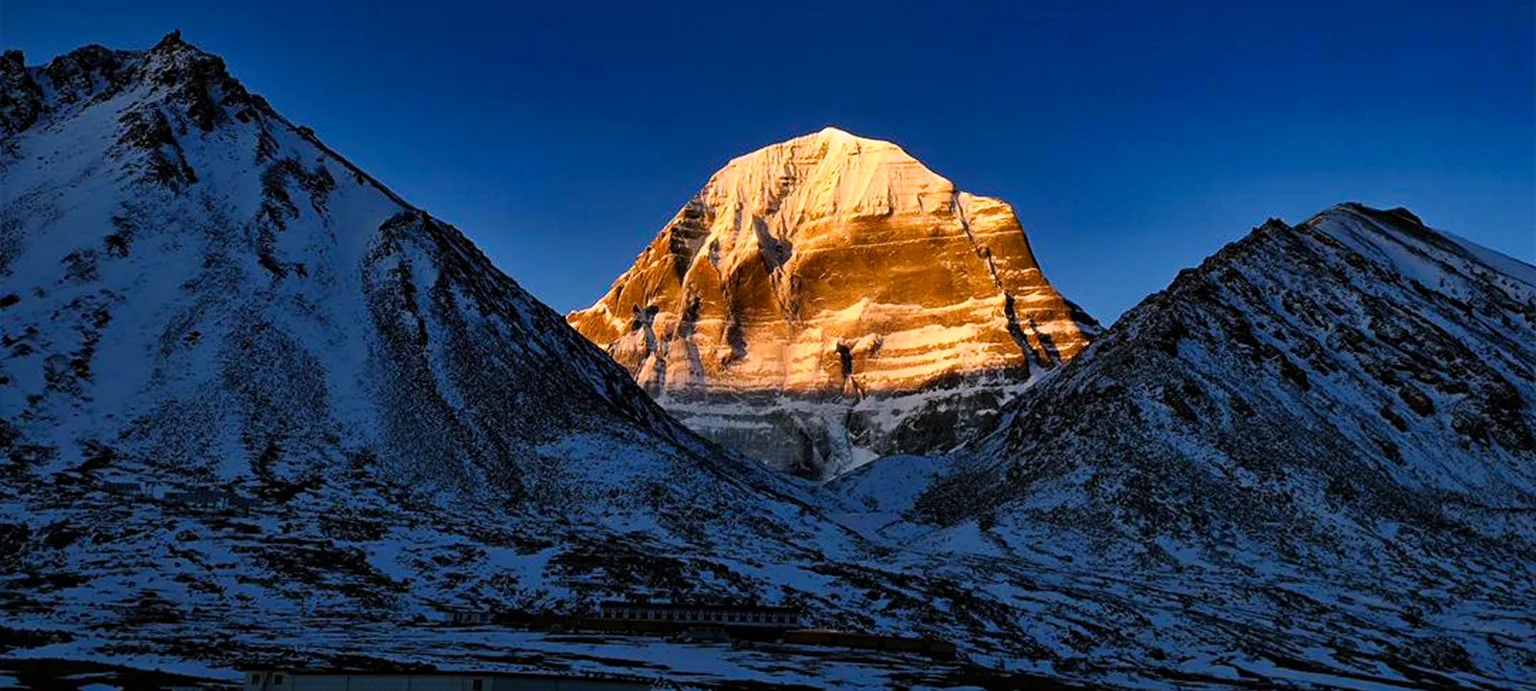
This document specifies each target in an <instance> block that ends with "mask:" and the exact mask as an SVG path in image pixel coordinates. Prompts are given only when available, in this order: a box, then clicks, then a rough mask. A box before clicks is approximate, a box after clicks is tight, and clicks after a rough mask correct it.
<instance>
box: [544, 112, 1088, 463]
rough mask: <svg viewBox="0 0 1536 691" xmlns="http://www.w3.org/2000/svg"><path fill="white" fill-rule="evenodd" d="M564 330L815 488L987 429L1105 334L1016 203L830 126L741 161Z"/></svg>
mask: <svg viewBox="0 0 1536 691" xmlns="http://www.w3.org/2000/svg"><path fill="white" fill-rule="evenodd" d="M567 319H568V321H569V322H570V323H571V325H572V326H574V327H576V329H577V330H578V331H580V332H581V333H582V334H583V335H585V336H587V337H588V338H590V339H592V341H593V342H595V343H597V344H599V345H601V346H603V347H605V348H606V349H607V350H608V352H609V354H611V355H612V356H613V357H614V359H615V360H617V361H618V362H619V363H620V364H622V365H624V367H625V368H626V369H628V370H629V371H630V372H631V373H633V374H634V376H635V379H636V380H637V381H638V382H639V383H640V384H641V386H643V387H645V389H646V390H647V391H649V392H651V393H652V395H654V396H655V397H656V398H657V400H658V401H660V402H661V404H662V405H663V407H665V408H667V409H668V410H669V411H670V412H672V413H673V414H674V415H676V416H678V417H679V418H680V419H681V420H682V421H683V422H684V423H685V424H687V425H688V426H690V427H692V428H693V429H694V430H696V431H699V432H701V433H703V434H705V435H706V436H709V437H711V438H713V439H715V440H717V441H721V442H723V443H726V444H728V445H732V446H735V447H737V448H740V449H743V450H745V451H747V452H748V453H751V454H754V455H756V456H758V457H759V458H760V459H762V460H764V461H766V462H767V463H769V464H770V465H772V466H775V467H778V468H783V469H790V470H793V471H795V472H797V473H800V474H803V475H807V476H811V477H825V476H831V475H835V474H837V473H839V472H842V471H845V470H847V469H849V468H852V467H856V466H857V465H858V464H860V463H862V462H865V461H867V460H868V459H870V458H872V457H874V456H877V455H882V454H891V453H923V452H930V451H937V450H943V449H947V448H950V447H952V446H954V445H955V444H956V443H958V442H960V441H963V440H965V439H967V438H969V437H971V436H972V435H974V434H976V433H978V432H981V431H985V430H988V429H990V428H991V426H992V425H994V424H995V423H996V411H997V410H998V408H999V407H1000V406H1001V405H1002V403H1004V402H1005V401H1006V400H1008V399H1009V398H1011V397H1012V396H1013V395H1014V394H1015V393H1017V391H1019V390H1020V389H1022V388H1023V387H1025V386H1027V384H1028V382H1029V380H1030V378H1031V374H1032V373H1034V372H1038V371H1040V370H1043V369H1047V368H1052V367H1056V366H1058V365H1060V364H1061V363H1063V362H1066V361H1067V360H1069V359H1071V358H1072V357H1073V356H1075V355H1077V354H1078V353H1079V352H1081V351H1082V350H1083V348H1085V347H1086V346H1087V344H1088V341H1089V339H1090V338H1091V337H1092V336H1093V335H1094V334H1095V333H1096V332H1097V326H1096V324H1095V323H1094V322H1093V320H1092V319H1091V318H1089V317H1088V316H1087V315H1086V314H1084V313H1083V312H1082V311H1081V310H1079V309H1078V308H1077V307H1076V306H1074V305H1073V304H1072V303H1070V302H1068V301H1067V300H1065V299H1064V298H1062V296H1061V295H1060V294H1059V293H1058V292H1057V291H1056V290H1055V289H1054V288H1052V287H1051V285H1050V284H1049V283H1048V282H1046V280H1045V277H1044V276H1043V275H1042V274H1041V272H1040V267H1039V264H1038V263H1037V262H1036V261H1035V257H1034V254H1033V253H1032V252H1031V251H1030V247H1029V241H1028V239H1027V238H1026V237H1025V236H1024V232H1023V230H1022V228H1021V227H1020V226H1019V222H1018V219H1017V218H1016V217H1015V216H1014V214H1013V210H1012V209H1011V208H1010V207H1009V206H1008V205H1007V204H1006V203H1004V202H1002V201H1000V200H997V199H992V198H988V197H977V196H974V195H970V194H967V193H964V192H960V191H958V190H956V189H955V187H954V185H953V184H951V183H950V182H949V181H948V180H945V179H944V178H942V177H940V176H938V175H937V174H935V173H933V171H930V170H928V169H927V168H925V167H924V166H923V165H922V164H921V163H919V162H918V161H917V160H915V159H913V158H912V157H911V156H909V155H907V153H906V152H904V151H902V150H901V149H900V148H899V147H897V146H896V145H894V144H891V143H889V142H882V141H875V140H871V139H864V138H861V137H856V136H853V135H851V134H848V133H846V132H843V131H840V130H837V129H832V128H828V129H825V130H822V131H821V132H818V133H816V134H812V135H807V136H803V137H798V138H795V139H792V140H789V141H787V142H784V143H781V144H776V145H773V146H769V147H766V148H764V149H760V150H758V151H755V152H753V153H751V154H748V155H746V156H742V157H740V158H737V159H735V160H733V161H731V162H730V164H729V165H727V166H726V167H725V168H724V169H722V170H720V171H719V172H717V173H715V175H714V176H713V177H711V178H710V180H709V182H708V184H706V185H705V186H704V189H703V190H702V191H700V192H699V193H698V194H697V195H695V197H694V198H693V199H692V200H691V201H689V202H688V204H687V205H686V206H684V207H683V209H682V210H681V211H679V212H678V214H677V216H676V217H674V218H673V219H672V221H671V222H669V223H668V224H667V226H666V227H665V228H664V229H663V230H662V232H661V234H660V235H659V236H658V237H657V238H656V239H655V240H654V241H653V242H652V243H651V244H650V246H648V247H647V248H646V249H645V251H643V252H641V254H640V256H639V258H638V259H636V261H635V264H634V266H633V267H632V268H631V269H630V270H629V271H627V272H625V273H624V275H622V276H620V277H619V279H618V280H616V281H615V282H614V283H613V286H612V288H610V289H609V291H608V293H607V294H606V295H604V296H603V298H602V299H601V300H599V301H598V303H597V304H595V305H593V306H592V307H591V308H589V309H586V310H582V311H579V312H574V313H572V314H570V315H569V316H568V317H567Z"/></svg>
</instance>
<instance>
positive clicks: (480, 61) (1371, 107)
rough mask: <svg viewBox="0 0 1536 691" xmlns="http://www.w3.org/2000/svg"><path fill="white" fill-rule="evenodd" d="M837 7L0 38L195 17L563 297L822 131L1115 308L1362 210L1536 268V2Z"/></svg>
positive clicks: (116, 4) (233, 12)
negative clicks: (948, 193)
mask: <svg viewBox="0 0 1536 691" xmlns="http://www.w3.org/2000/svg"><path fill="white" fill-rule="evenodd" d="M822 4H825V5H828V6H829V7H820V6H819V5H822ZM833 4H834V3H814V4H806V5H796V4H793V3H788V2H764V3H741V2H730V1H728V0H717V1H716V2H712V3H707V4H705V3H700V4H694V3H684V2H634V3H631V2H624V3H618V2H615V3H611V4H583V3H579V2H565V1H555V2H548V1H546V2H537V3H532V2H528V3H487V4H485V5H471V4H458V3H454V2H448V1H446V0H444V1H440V2H433V3H422V4H419V5H414V6H408V5H406V4H405V3H401V2H388V1H384V2H322V1H317V0H310V1H307V2H287V1H286V0H268V1H266V2H261V3H240V2H231V3H223V2H200V3H190V2H171V3H159V2H121V1H120V0H116V1H113V2H96V1H79V0H76V1H74V2H70V3H68V4H67V9H65V6H61V5H60V4H59V3H58V2H56V1H44V2H37V1H33V0H5V1H4V3H3V4H0V43H3V44H4V46H5V47H6V48H20V49H22V50H24V51H25V52H26V54H27V60H28V62H29V63H30V64H36V63H40V62H42V61H45V60H47V59H48V58H50V57H52V56H54V55H57V54H60V53H63V52H67V51H68V50H70V49H73V48H75V47H78V46H80V45H83V44H87V43H101V44H104V45H107V46H111V47H114V48H133V49H140V48H145V47H148V46H150V45H152V44H153V43H154V42H155V41H157V40H158V39H159V38H160V37H161V36H162V35H163V34H165V33H167V32H168V31H170V30H171V29H176V28H179V29H181V30H182V31H183V35H184V37H185V38H186V39H187V40H188V41H190V42H192V43H194V44H196V45H198V46H199V47H201V48H203V49H204V50H207V51H209V52H213V53H217V54H220V55H223V56H224V57H225V59H226V60H227V62H228V64H229V65H230V68H231V71H232V72H233V73H234V74H235V76H236V77H237V78H239V79H240V80H241V81H242V82H244V83H245V84H246V86H247V87H248V88H250V89H251V90H253V91H255V92H257V93H260V94H262V95H264V96H266V97H267V98H268V99H269V100H270V101H271V102H272V104H273V105H274V106H275V107H277V109H278V110H279V111H281V112H283V113H284V114H285V115H287V116H288V117H289V118H290V119H292V120H294V121H295V122H298V123H301V124H306V125H309V126H311V127H313V128H314V129H315V131H316V132H317V133H318V134H319V135H320V137H321V138H322V139H323V140H324V141H326V142H327V143H328V144H330V145H331V146H332V147H333V148H335V149H336V150H338V151H340V152H341V153H343V154H344V155H346V156H347V157H348V158H350V159H352V161H353V162H354V163H357V164H358V165H360V166H362V167H363V168H364V169H366V170H368V171H369V172H371V173H373V174H374V175H376V176H377V177H378V178H380V179H381V180H382V181H384V182H385V184H387V185H389V186H390V187H392V188H393V189H394V190H395V191H397V192H399V193H401V194H402V195H403V196H405V197H406V198H407V199H409V200H410V201H411V202H413V203H415V204H417V205H419V206H421V207H423V208H425V209H427V210H428V211H430V212H432V213H433V214H435V215H437V216H439V217H442V218H444V219H446V220H448V221H450V222H452V223H454V224H455V225H457V226H458V227H459V228H461V229H462V230H463V231H464V232H465V233H467V234H468V235H469V236H470V237H471V238H472V239H473V240H474V241H475V242H476V243H477V244H479V245H480V246H481V247H482V248H483V249H484V250H485V251H486V253H487V254H488V255H489V256H490V257H491V258H492V259H493V260H495V261H496V263H497V264H498V265H499V266H500V267H501V268H502V269H503V270H505V271H506V272H507V273H509V274H511V275H512V276H513V277H514V278H516V279H517V280H518V281H519V282H521V283H522V284H523V285H524V286H525V287H527V288H528V289H529V290H531V291H532V292H533V293H534V294H535V295H537V296H538V297H539V298H541V299H543V300H544V301H545V302H547V303H549V304H550V305H552V306H553V307H555V308H556V309H558V310H561V311H565V310H569V309H572V308H577V307H584V306H586V305H587V304H589V303H591V302H592V301H594V300H595V299H596V298H597V297H598V296H599V295H601V294H602V293H603V292H604V291H605V290H606V289H607V287H608V285H609V283H611V282H612V280H613V279H614V278H615V277H616V276H617V275H618V274H619V272H621V271H622V270H624V269H625V268H627V267H628V265H629V264H630V262H631V261H632V260H633V259H634V256H635V255H636V254H637V253H638V252H639V250H640V249H641V248H642V247H643V246H644V245H645V244H646V242H647V241H648V240H649V239H650V238H651V237H652V236H654V234H655V233H656V232H657V231H658V230H659V229H660V227H661V226H662V224H663V223H665V222H666V220H667V219H668V218H670V217H671V215H672V214H673V213H674V212H676V210H677V209H678V208H679V207H680V206H681V205H682V204H683V203H684V202H685V201H686V200H687V199H688V197H689V196H690V195H692V194H693V193H694V192H695V191H696V190H697V189H698V188H699V187H700V186H701V185H702V184H703V183H704V181H705V180H706V179H707V178H708V177H709V175H710V173H712V172H714V171H715V170H716V169H717V168H719V167H720V166H721V165H723V164H724V163H725V162H726V161H727V160H729V159H730V158H732V157H734V156H736V155H739V154H741V153H745V152H747V151H749V150H752V149H755V148H758V147H760V146H763V145H766V144H770V143H773V142H776V141H779V140H783V139H786V138H789V137H791V136H795V135H799V134H804V133H808V132H813V131H815V130H818V129H820V128H822V127H823V126H826V125H836V126H838V127H841V128H843V129H846V130H848V131H851V132H853V133H855V134H859V135H862V136H868V137H875V138H880V139H889V140H892V141H895V142H897V143H898V144H900V145H902V146H903V147H904V148H906V149H907V151H909V152H911V153H912V154H913V155H914V156H916V157H917V158H919V159H920V160H922V161H924V162H926V163H927V164H928V165H929V166H930V167H932V168H933V169H935V170H936V171H938V172H939V173H940V174H942V175H945V176H946V177H948V178H950V179H951V180H953V181H954V182H955V184H956V185H957V186H958V187H959V188H961V189H963V190H967V191H970V192H974V193H978V194H987V195H993V196H998V197H1002V198H1004V199H1006V200H1008V201H1010V202H1012V203H1013V204H1014V205H1015V207H1016V208H1017V210H1018V212H1019V216H1020V218H1021V219H1022V221H1023V223H1024V226H1025V229H1026V231H1027V232H1028V233H1029V236H1030V238H1031V240H1032V242H1033V244H1034V247H1035V250H1036V253H1037V254H1038V255H1039V258H1040V260H1041V262H1042V264H1043V265H1044V267H1045V271H1046V274H1047V276H1048V277H1049V278H1050V279H1051V280H1052V281H1053V282H1055V283H1056V285H1057V286H1058V287H1060V288H1061V289H1062V291H1063V292H1064V293H1065V294H1066V295H1067V296H1068V297H1070V298H1072V299H1074V300H1076V301H1077V302H1079V303H1081V304H1083V305H1084V306H1085V307H1087V308H1088V310H1089V311H1090V312H1091V313H1093V314H1095V315H1096V316H1098V317H1099V318H1100V319H1101V320H1104V321H1106V322H1108V321H1110V320H1112V319H1113V318H1114V317H1116V316H1117V315H1119V314H1120V313H1121V312H1122V311H1123V310H1125V309H1128V308H1129V307H1131V306H1133V305H1134V304H1135V303H1137V302H1138V301H1140V300H1141V299H1142V298H1143V297H1144V296H1146V295H1147V294H1148V293H1151V292H1153V291H1156V290H1158V289H1161V288H1162V287H1164V286H1165V285H1166V284H1167V283H1168V282H1169V281H1170V280H1171V279H1172V278H1173V276H1174V274H1176V273H1177V272H1178V270H1179V269H1181V268H1184V267H1188V266H1193V265H1195V264H1197V263H1199V262H1200V260H1201V259H1202V258H1204V257H1205V256H1206V255H1208V254H1210V253H1212V252H1214V251H1215V250H1217V249H1218V248H1220V247H1221V246H1222V245H1223V244H1225V243H1227V242H1230V241H1232V240H1236V239H1238V238H1239V237H1241V236H1242V235H1243V234H1245V233H1246V232H1247V231H1248V230H1249V229H1250V228H1252V227H1253V226H1255V225H1258V224H1259V223H1261V222H1263V221H1264V219H1266V218H1268V217H1272V216H1275V217H1280V218H1283V219H1285V220H1287V221H1290V222H1297V221H1301V220H1303V219H1305V218H1306V217H1307V216H1309V215H1311V214H1312V213H1314V212H1316V211H1319V210H1321V209H1323V208H1325V207H1327V206H1329V205H1331V204H1333V203H1336V202H1340V201H1346V200H1358V201H1363V202H1366V203H1368V204H1371V205H1375V206H1397V205H1406V206H1408V207H1409V208H1411V209H1412V210H1413V211H1415V212H1416V213H1418V214H1419V216H1420V217H1422V218H1424V219H1425V221H1426V222H1428V223H1429V224H1430V225H1433V226H1437V227H1441V228H1445V229H1447V230H1452V231H1454V232H1456V233H1458V234H1461V235H1463V236H1465V237H1468V238H1471V239H1473V240H1475V241H1478V242H1481V243H1483V244H1485V245H1488V246H1490V247H1493V248H1495V249H1498V250H1500V251H1503V252H1505V253H1507V254H1511V255H1513V256H1515V257H1517V258H1520V259H1523V260H1525V261H1527V262H1536V2H1532V1H1531V0H1509V1H1506V2H1486V1H1484V2H1480V1H1477V0H1467V1H1458V2H1444V1H1435V2H1417V1H1414V0H1391V1H1389V2H1379V3H1377V2H1367V1H1365V0H1348V1H1345V2H1305V1H1301V2H1297V1H1294V0H1293V1H1289V2H1274V3H1269V2H1259V1H1247V0H1245V1H1244V2H1236V3H1214V2H1199V3H1187V4H1186V3H1182V2H1138V1H1135V0H1122V1H1120V2H1006V3H996V4H982V3H975V4H971V3H936V2H910V1H907V0H889V1H887V2H878V3H868V4H844V3H836V4H838V5H840V6H839V7H838V8H837V9H832V8H830V6H831V5H833Z"/></svg>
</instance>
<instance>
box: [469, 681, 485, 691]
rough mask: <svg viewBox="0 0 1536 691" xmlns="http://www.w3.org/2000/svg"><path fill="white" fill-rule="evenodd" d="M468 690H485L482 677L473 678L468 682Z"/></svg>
mask: <svg viewBox="0 0 1536 691" xmlns="http://www.w3.org/2000/svg"><path fill="white" fill-rule="evenodd" d="M469 689H470V691H485V680H484V679H473V680H471V681H470V682H469Z"/></svg>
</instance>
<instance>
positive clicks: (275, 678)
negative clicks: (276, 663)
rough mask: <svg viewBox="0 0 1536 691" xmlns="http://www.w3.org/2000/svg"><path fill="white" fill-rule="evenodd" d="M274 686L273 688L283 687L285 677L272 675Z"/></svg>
mask: <svg viewBox="0 0 1536 691" xmlns="http://www.w3.org/2000/svg"><path fill="white" fill-rule="evenodd" d="M272 685H273V686H282V685H283V675H281V674H274V675H272Z"/></svg>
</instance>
